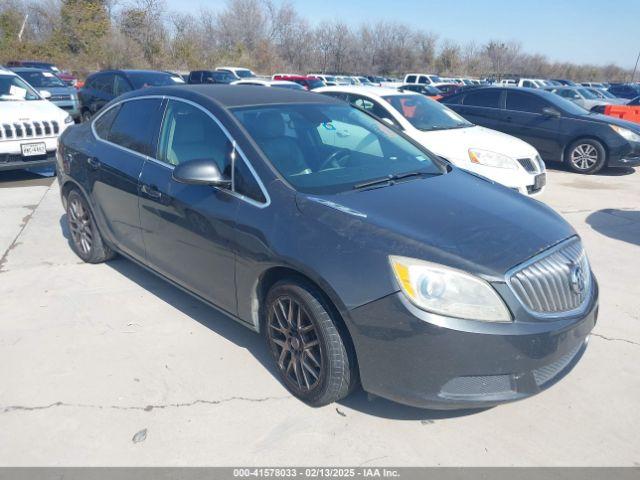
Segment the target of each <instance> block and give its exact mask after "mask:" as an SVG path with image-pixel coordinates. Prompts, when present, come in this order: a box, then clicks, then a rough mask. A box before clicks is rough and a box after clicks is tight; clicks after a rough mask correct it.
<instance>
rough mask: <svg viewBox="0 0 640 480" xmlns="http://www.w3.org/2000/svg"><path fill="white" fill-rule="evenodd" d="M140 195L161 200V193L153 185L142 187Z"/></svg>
mask: <svg viewBox="0 0 640 480" xmlns="http://www.w3.org/2000/svg"><path fill="white" fill-rule="evenodd" d="M141 190H142V193H144V194H145V195H147V196H148V197H149V198H154V199H160V198H162V192H160V190H158V187H156V186H155V185H142V188H141Z"/></svg>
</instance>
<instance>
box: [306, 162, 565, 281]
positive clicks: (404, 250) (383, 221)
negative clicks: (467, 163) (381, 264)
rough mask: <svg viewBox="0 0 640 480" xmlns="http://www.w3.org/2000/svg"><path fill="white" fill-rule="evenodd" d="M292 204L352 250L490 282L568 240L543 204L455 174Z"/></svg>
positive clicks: (559, 220)
mask: <svg viewBox="0 0 640 480" xmlns="http://www.w3.org/2000/svg"><path fill="white" fill-rule="evenodd" d="M297 202H298V206H299V209H300V210H301V211H302V213H303V214H305V215H308V216H310V217H311V218H314V219H316V221H318V222H321V223H322V224H323V225H322V228H331V229H332V231H334V232H340V234H341V235H342V237H343V241H348V242H350V243H351V244H352V245H354V246H355V245H357V248H358V249H363V248H366V249H368V250H369V252H372V251H374V252H375V253H376V254H378V255H380V256H385V257H386V256H387V255H402V256H407V257H414V258H420V259H425V260H428V261H432V262H436V263H439V264H443V265H447V266H450V267H453V268H458V269H461V270H465V271H468V272H471V273H474V274H476V275H480V276H482V277H484V278H486V279H488V280H494V281H500V280H503V279H504V274H505V273H506V272H507V271H508V270H509V269H511V268H512V267H514V266H515V265H518V264H520V263H522V262H524V261H525V260H527V259H529V258H531V257H533V256H534V255H536V254H537V253H539V252H541V251H542V250H545V249H547V248H549V247H550V246H552V245H555V244H557V243H558V242H560V241H562V240H564V239H566V238H568V237H570V236H572V235H575V231H574V230H573V229H572V228H571V226H570V225H569V224H568V223H567V222H566V221H565V220H563V219H562V218H561V217H560V216H559V215H558V214H557V213H555V212H554V211H553V210H552V209H551V208H549V207H547V206H546V205H544V204H542V203H540V202H538V201H536V200H533V199H530V198H528V197H526V196H524V195H521V194H519V193H517V192H513V191H511V190H509V189H507V188H505V187H502V186H500V185H496V184H493V183H492V182H490V181H487V180H486V179H484V178H482V177H479V176H475V175H473V174H471V173H468V172H465V171H463V170H461V169H458V168H453V169H452V171H450V172H449V173H447V174H445V175H440V176H437V177H428V178H423V179H414V180H410V181H405V182H402V183H397V184H395V185H392V186H385V187H383V188H375V189H369V190H360V191H349V192H345V193H340V194H336V195H308V194H298V197H297ZM339 243H340V244H341V243H342V242H339Z"/></svg>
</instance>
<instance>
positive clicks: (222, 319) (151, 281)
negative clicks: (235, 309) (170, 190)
mask: <svg viewBox="0 0 640 480" xmlns="http://www.w3.org/2000/svg"><path fill="white" fill-rule="evenodd" d="M60 229H61V230H62V234H63V235H64V237H65V238H66V239H67V240H68V241H69V242H70V241H71V236H70V233H69V228H68V226H67V219H66V214H65V215H62V216H61V217H60ZM107 265H108V266H109V267H111V268H113V269H114V270H115V271H117V272H118V273H119V274H121V275H123V276H125V277H127V278H128V279H129V280H131V281H133V282H135V283H136V284H138V285H139V286H141V287H142V288H144V289H145V290H147V291H148V292H149V293H151V294H152V295H155V296H156V297H157V298H159V299H160V300H162V301H163V302H165V303H168V304H169V305H171V306H173V307H174V308H177V309H178V310H180V311H181V312H182V313H183V314H185V315H187V316H189V317H191V318H192V319H193V320H195V321H196V322H198V323H200V324H202V325H203V326H205V327H207V328H208V329H209V330H211V331H213V332H215V333H216V334H218V335H220V336H222V337H224V338H225V339H227V340H229V341H231V342H233V343H234V344H235V345H237V346H238V347H240V348H244V349H246V350H248V351H249V352H250V353H251V354H252V355H253V356H254V358H255V359H256V360H257V361H258V362H259V363H260V364H261V365H262V367H263V368H265V370H267V371H268V372H269V373H270V374H271V375H272V376H273V377H274V378H275V379H276V380H277V381H279V382H280V376H279V373H278V371H277V369H276V364H275V361H274V360H273V359H272V358H271V354H270V353H269V350H268V348H267V345H266V342H265V341H264V339H263V337H262V336H261V335H258V334H256V333H255V332H252V331H251V330H249V329H248V328H246V327H244V326H243V325H240V324H239V323H238V322H235V321H233V320H232V319H230V318H229V317H227V316H226V315H224V314H222V313H220V312H218V311H217V310H216V309H214V308H213V307H210V306H209V305H207V304H205V303H203V302H201V301H200V300H198V299H197V298H194V297H192V296H191V295H189V294H188V293H186V292H184V291H182V290H181V289H179V288H178V287H175V286H174V285H172V284H170V283H169V282H167V281H165V280H163V279H162V278H160V277H158V276H157V275H155V274H153V273H151V272H150V271H148V270H146V269H145V268H143V267H141V266H139V265H138V264H137V263H135V262H133V261H130V260H127V259H125V258H123V257H117V258H115V259H114V260H111V261H109V262H107ZM341 405H343V406H346V407H348V408H351V409H353V410H356V411H359V412H361V413H364V414H366V415H372V416H376V417H382V418H390V419H394V420H421V421H422V422H423V423H431V422H432V421H434V420H440V419H446V418H454V417H461V416H466V415H471V414H474V413H478V412H480V411H481V410H443V411H440V410H426V409H421V408H415V407H409V406H405V405H401V404H398V403H395V402H391V401H388V400H384V399H382V398H379V397H372V396H370V395H368V394H367V393H365V392H364V391H363V390H362V389H358V390H356V391H355V392H354V393H352V394H351V395H350V396H349V397H347V398H345V399H344V400H342V401H340V402H339V403H338V404H333V405H329V406H327V407H324V408H332V409H335V410H336V414H337V415H345V413H344V412H342V411H341V410H340V406H341ZM309 408H312V407H309ZM485 410H486V409H485Z"/></svg>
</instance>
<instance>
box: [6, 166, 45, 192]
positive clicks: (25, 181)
mask: <svg viewBox="0 0 640 480" xmlns="http://www.w3.org/2000/svg"><path fill="white" fill-rule="evenodd" d="M54 180H55V169H54V168H53V167H43V168H38V169H33V170H9V171H7V172H0V188H15V187H33V186H47V187H48V186H49V185H51V184H52V183H53V181H54Z"/></svg>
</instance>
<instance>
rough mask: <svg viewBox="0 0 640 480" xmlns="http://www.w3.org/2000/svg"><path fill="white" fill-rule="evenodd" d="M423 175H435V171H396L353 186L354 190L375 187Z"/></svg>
mask: <svg viewBox="0 0 640 480" xmlns="http://www.w3.org/2000/svg"><path fill="white" fill-rule="evenodd" d="M423 175H436V174H435V173H428V172H406V173H398V174H396V175H387V176H386V177H382V178H376V179H374V180H369V181H368V182H362V183H357V184H356V185H354V186H353V189H354V190H360V189H363V188H367V187H375V186H376V185H384V184H388V185H393V184H394V183H395V182H396V181H398V180H403V179H405V178H410V177H422V176H423Z"/></svg>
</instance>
